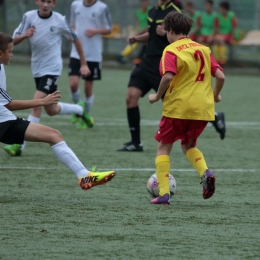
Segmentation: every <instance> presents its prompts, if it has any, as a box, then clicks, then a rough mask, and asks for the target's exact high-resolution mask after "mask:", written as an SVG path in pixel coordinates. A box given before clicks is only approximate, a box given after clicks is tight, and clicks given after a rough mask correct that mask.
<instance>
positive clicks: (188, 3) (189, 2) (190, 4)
mask: <svg viewBox="0 0 260 260" xmlns="http://www.w3.org/2000/svg"><path fill="white" fill-rule="evenodd" d="M185 5H186V6H189V7H194V3H193V2H192V1H187V2H186V3H185Z"/></svg>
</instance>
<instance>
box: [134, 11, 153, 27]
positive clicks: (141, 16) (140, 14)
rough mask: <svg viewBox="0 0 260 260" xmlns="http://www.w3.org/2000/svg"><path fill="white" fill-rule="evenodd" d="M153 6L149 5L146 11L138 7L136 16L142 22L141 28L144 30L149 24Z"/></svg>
mask: <svg viewBox="0 0 260 260" xmlns="http://www.w3.org/2000/svg"><path fill="white" fill-rule="evenodd" d="M151 8H152V7H151V6H149V7H148V8H147V10H146V12H145V13H143V11H142V9H141V8H140V9H138V10H137V11H136V13H135V16H136V18H137V20H138V22H139V24H140V26H139V30H140V31H142V30H143V29H144V28H145V27H146V26H147V18H148V12H149V10H150V9H151Z"/></svg>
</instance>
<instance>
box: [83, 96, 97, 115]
mask: <svg viewBox="0 0 260 260" xmlns="http://www.w3.org/2000/svg"><path fill="white" fill-rule="evenodd" d="M94 99H95V95H94V94H92V96H90V97H85V98H84V102H85V104H86V109H87V112H88V114H90V112H91V109H92V106H93V103H94Z"/></svg>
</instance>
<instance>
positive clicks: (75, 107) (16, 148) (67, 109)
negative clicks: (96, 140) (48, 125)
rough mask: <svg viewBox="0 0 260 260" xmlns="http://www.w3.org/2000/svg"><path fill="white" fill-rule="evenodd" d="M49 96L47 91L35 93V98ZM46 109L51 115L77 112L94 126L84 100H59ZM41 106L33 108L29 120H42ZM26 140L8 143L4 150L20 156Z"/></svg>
mask: <svg viewBox="0 0 260 260" xmlns="http://www.w3.org/2000/svg"><path fill="white" fill-rule="evenodd" d="M46 96H47V94H46V93H44V92H41V91H36V93H35V95H34V99H42V98H45V97H46ZM44 108H45V111H46V113H47V114H48V115H49V116H55V115H58V114H59V115H66V114H70V115H71V114H75V115H76V116H77V117H80V118H82V121H83V122H84V123H85V124H86V125H87V126H88V127H90V128H91V127H93V120H92V118H91V117H90V116H89V115H88V113H87V112H86V107H85V104H84V102H79V103H78V104H68V103H63V102H59V103H58V104H55V105H51V106H45V107H44ZM41 109H42V108H41V107H36V108H33V109H32V110H31V115H30V116H29V117H28V121H30V122H33V123H39V122H40V116H41ZM25 146H26V141H24V142H23V144H22V145H20V144H14V145H6V146H5V147H4V150H5V151H6V152H7V153H8V154H10V155H12V156H20V155H21V154H22V151H23V150H24V149H25Z"/></svg>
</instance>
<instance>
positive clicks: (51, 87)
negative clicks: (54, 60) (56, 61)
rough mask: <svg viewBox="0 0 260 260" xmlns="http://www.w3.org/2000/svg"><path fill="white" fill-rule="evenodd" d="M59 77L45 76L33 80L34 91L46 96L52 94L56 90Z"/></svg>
mask: <svg viewBox="0 0 260 260" xmlns="http://www.w3.org/2000/svg"><path fill="white" fill-rule="evenodd" d="M58 78H59V76H55V75H45V76H42V77H40V78H34V80H35V84H36V89H37V90H39V91H41V92H44V93H46V94H52V93H53V92H55V91H56V90H57V87H58V86H57V80H58Z"/></svg>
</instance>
